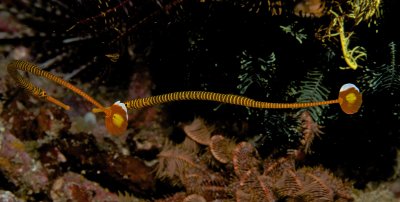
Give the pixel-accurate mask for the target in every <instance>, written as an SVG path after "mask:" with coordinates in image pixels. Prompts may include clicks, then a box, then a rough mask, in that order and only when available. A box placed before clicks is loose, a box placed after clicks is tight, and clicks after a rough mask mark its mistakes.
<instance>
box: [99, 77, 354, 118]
mask: <svg viewBox="0 0 400 202" xmlns="http://www.w3.org/2000/svg"><path fill="white" fill-rule="evenodd" d="M183 100H203V101H215V102H221V103H226V104H233V105H240V106H244V107H252V108H269V109H287V108H306V107H313V106H320V105H329V104H339V105H340V107H341V109H342V110H343V112H344V113H346V114H354V113H356V112H357V111H358V110H359V109H360V107H361V104H362V95H361V93H360V90H359V89H358V88H357V87H356V86H355V85H354V84H350V83H348V84H345V85H343V86H342V87H341V88H340V91H339V96H338V98H337V99H335V100H328V101H320V102H303V103H271V102H261V101H256V100H253V99H250V98H247V97H243V96H239V95H232V94H222V93H214V92H204V91H182V92H174V93H167V94H163V95H156V96H151V97H147V98H138V99H134V100H130V101H127V102H125V103H123V104H124V106H126V108H127V109H141V108H144V107H149V106H154V105H158V104H163V103H168V102H173V101H183ZM120 104H122V103H120ZM98 110H99V109H94V111H98Z"/></svg>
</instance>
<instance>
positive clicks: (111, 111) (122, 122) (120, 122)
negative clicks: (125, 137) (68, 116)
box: [7, 60, 128, 135]
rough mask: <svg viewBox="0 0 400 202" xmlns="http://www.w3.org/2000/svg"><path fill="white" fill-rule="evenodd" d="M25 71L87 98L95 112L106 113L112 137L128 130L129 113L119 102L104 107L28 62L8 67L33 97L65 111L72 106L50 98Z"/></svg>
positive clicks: (15, 62)
mask: <svg viewBox="0 0 400 202" xmlns="http://www.w3.org/2000/svg"><path fill="white" fill-rule="evenodd" d="M18 70H20V71H24V72H29V73H31V74H34V75H36V76H39V77H43V78H46V79H49V80H51V81H53V82H55V83H58V84H60V85H62V86H64V87H66V88H68V89H70V90H72V91H73V92H75V93H76V94H78V95H80V96H82V97H83V98H85V99H86V100H87V101H89V102H90V103H92V104H93V105H95V106H96V107H97V108H96V109H97V110H96V111H95V112H104V113H105V122H106V127H107V130H108V132H109V133H110V134H112V135H120V134H122V133H123V132H124V131H126V128H127V126H128V124H127V121H128V113H127V109H126V108H124V107H121V105H119V104H118V103H119V102H116V104H114V105H112V106H111V107H107V108H105V107H103V105H101V104H100V103H99V102H97V101H96V100H95V99H94V98H92V97H91V96H90V95H88V94H87V93H85V92H83V91H82V90H81V89H79V88H77V87H76V86H74V85H72V84H71V83H69V82H67V81H65V80H63V79H62V78H60V77H57V76H55V75H53V74H51V73H49V72H47V71H44V70H42V69H40V68H39V67H38V66H37V65H35V64H32V63H30V62H26V61H21V60H15V61H12V62H11V63H10V64H8V66H7V71H8V73H9V74H10V75H11V77H12V78H13V79H14V80H15V81H16V82H17V83H18V85H19V86H20V87H21V88H23V89H25V90H26V91H28V92H29V93H31V94H32V95H34V96H36V97H38V98H42V99H46V100H47V101H49V102H52V103H54V104H56V105H58V106H60V107H62V108H64V109H65V110H69V109H70V106H68V105H66V104H64V103H63V102H61V101H59V100H57V99H56V98H54V97H52V96H50V95H48V94H47V92H46V91H45V90H43V89H41V88H39V87H36V86H35V85H33V84H32V83H31V82H30V81H29V80H28V79H26V78H24V77H23V76H22V75H21V74H20V73H19V72H18Z"/></svg>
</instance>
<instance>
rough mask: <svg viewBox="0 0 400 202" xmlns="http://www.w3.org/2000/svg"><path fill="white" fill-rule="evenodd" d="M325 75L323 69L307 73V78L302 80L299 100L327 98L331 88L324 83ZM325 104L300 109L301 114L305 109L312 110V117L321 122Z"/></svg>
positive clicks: (308, 100) (310, 100)
mask: <svg viewBox="0 0 400 202" xmlns="http://www.w3.org/2000/svg"><path fill="white" fill-rule="evenodd" d="M323 82H324V75H323V73H322V72H321V71H318V70H313V71H310V72H308V73H307V75H306V78H305V80H303V81H301V86H300V90H299V92H298V94H299V96H298V98H297V102H314V101H321V100H326V99H327V98H328V95H329V92H330V91H329V90H328V89H327V88H326V87H325V86H324V85H323ZM324 108H325V106H317V107H312V108H307V109H305V108H304V109H301V110H299V114H300V113H302V112H303V111H304V110H307V111H309V112H310V115H311V117H312V118H313V120H314V121H315V122H317V123H321V120H320V116H321V115H322V112H323V110H324Z"/></svg>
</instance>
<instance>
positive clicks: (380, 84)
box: [366, 42, 400, 95]
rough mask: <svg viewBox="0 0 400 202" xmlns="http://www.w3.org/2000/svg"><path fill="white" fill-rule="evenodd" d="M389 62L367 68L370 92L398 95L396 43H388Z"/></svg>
mask: <svg viewBox="0 0 400 202" xmlns="http://www.w3.org/2000/svg"><path fill="white" fill-rule="evenodd" d="M389 48H390V63H389V64H383V65H381V66H379V67H377V68H376V69H374V70H371V69H370V70H369V72H370V74H369V75H368V76H367V79H366V80H367V81H368V85H369V86H368V87H369V89H370V90H369V91H370V93H382V94H386V95H398V92H399V90H400V65H399V64H398V62H397V60H398V59H397V58H396V43H394V42H391V43H389Z"/></svg>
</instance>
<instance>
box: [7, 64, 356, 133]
mask: <svg viewBox="0 0 400 202" xmlns="http://www.w3.org/2000/svg"><path fill="white" fill-rule="evenodd" d="M7 70H8V73H9V74H10V75H11V77H12V78H13V79H14V80H15V81H16V82H17V83H18V85H19V86H20V87H21V88H23V89H25V90H26V91H28V92H29V93H31V94H32V95H34V96H36V97H38V98H44V99H46V100H47V101H49V102H52V103H54V104H56V105H58V106H60V107H62V108H64V109H66V110H69V109H70V106H68V105H66V104H64V103H63V102H61V101H59V100H57V99H55V98H53V97H51V96H49V95H48V94H47V92H46V91H45V90H43V89H41V88H39V87H36V86H35V85H33V84H32V83H31V82H29V80H27V79H26V78H24V77H22V76H21V75H20V74H19V72H18V70H21V71H25V72H29V73H32V74H34V75H36V76H40V77H44V78H46V79H49V80H51V81H53V82H55V83H58V84H60V85H62V86H64V87H66V88H68V89H70V90H72V91H73V92H75V93H76V94H78V95H80V96H82V97H83V98H85V99H86V100H87V101H89V102H91V103H92V104H93V105H95V106H96V107H95V108H94V109H93V112H95V113H98V112H103V113H104V114H105V125H106V128H107V130H108V132H109V133H110V134H112V135H121V134H123V133H124V132H125V131H126V130H127V127H128V109H141V108H144V107H149V106H154V105H158V104H163V103H168V102H173V101H183V100H202V101H214V102H220V103H225V104H233V105H240V106H244V107H252V108H266V109H288V108H306V107H314V106H320V105H329V104H337V103H338V104H340V106H341V108H342V110H343V111H344V112H345V113H346V114H354V113H356V112H357V111H358V110H359V109H360V107H361V103H362V96H361V93H360V91H359V90H358V88H357V87H356V86H355V85H354V84H345V85H343V87H342V88H341V89H340V92H339V97H338V99H335V100H327V101H319V102H300V103H271V102H261V101H256V100H253V99H250V98H247V97H243V96H239V95H232V94H222V93H214V92H205V91H182V92H173V93H167V94H163V95H157V96H150V97H147V98H138V99H134V100H130V101H127V102H124V103H122V102H120V101H117V102H115V103H114V104H113V105H112V106H110V107H107V108H106V107H103V105H101V104H100V103H99V102H97V101H96V100H95V99H94V98H92V97H91V96H90V95H88V94H87V93H85V92H84V91H82V90H81V89H79V88H77V87H76V86H74V85H72V84H71V83H69V82H67V81H65V80H63V79H61V78H60V77H57V76H55V75H53V74H51V73H49V72H47V71H44V70H42V69H40V68H39V67H38V66H37V65H35V64H32V63H30V62H26V61H20V60H16V61H12V62H11V63H10V64H8V66H7Z"/></svg>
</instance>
